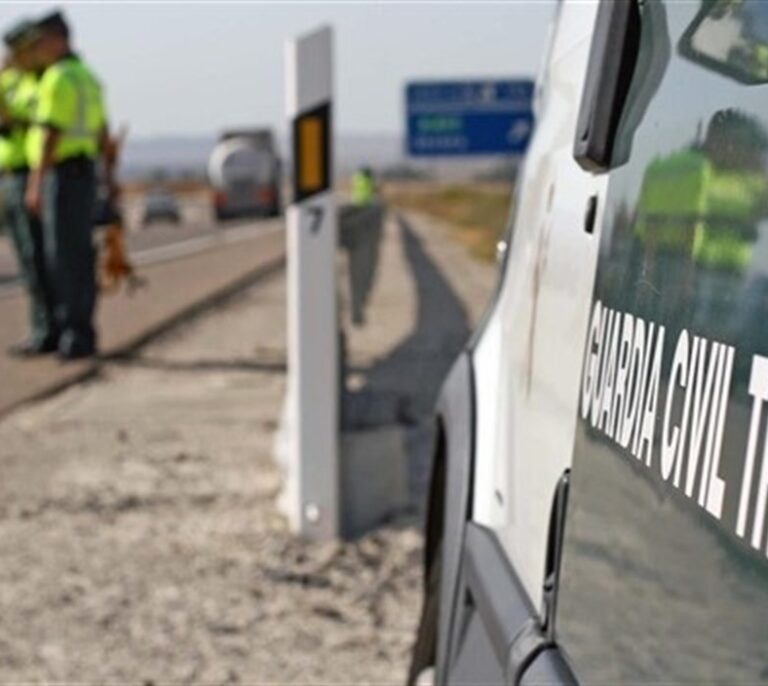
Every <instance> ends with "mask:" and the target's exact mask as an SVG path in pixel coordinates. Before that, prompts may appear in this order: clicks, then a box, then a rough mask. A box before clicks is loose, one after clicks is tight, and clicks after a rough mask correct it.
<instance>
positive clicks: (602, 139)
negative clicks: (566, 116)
mask: <svg viewBox="0 0 768 686" xmlns="http://www.w3.org/2000/svg"><path fill="white" fill-rule="evenodd" d="M639 45H640V10H639V7H638V0H602V1H601V3H600V7H599V8H598V11H597V18H596V20H595V30H594V33H593V35H592V45H591V47H590V51H589V62H588V63H587V77H586V80H585V83H584V91H583V95H582V99H581V105H580V107H579V117H578V122H577V125H576V139H575V141H574V145H573V157H574V159H575V160H576V162H577V163H578V164H579V166H580V167H582V169H585V170H587V171H591V172H604V171H607V170H608V169H610V166H611V155H612V153H613V144H614V140H615V137H616V130H617V128H618V125H619V119H620V117H621V112H622V109H623V106H624V102H625V101H626V96H627V92H628V91H629V86H630V83H631V82H632V75H633V72H634V69H635V64H636V63H637V55H638V50H639Z"/></svg>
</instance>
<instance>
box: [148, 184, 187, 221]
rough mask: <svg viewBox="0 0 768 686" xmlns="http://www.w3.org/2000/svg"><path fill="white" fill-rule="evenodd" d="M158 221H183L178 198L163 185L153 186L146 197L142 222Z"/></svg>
mask: <svg viewBox="0 0 768 686" xmlns="http://www.w3.org/2000/svg"><path fill="white" fill-rule="evenodd" d="M156 222H170V223H172V224H178V223H180V222H181V209H180V207H179V201H178V199H177V198H176V196H175V195H174V194H173V193H172V192H171V191H170V190H168V189H166V188H162V187H157V188H151V189H150V190H149V191H147V194H146V196H145V198H144V211H143V215H142V223H143V224H145V225H148V224H154V223H156Z"/></svg>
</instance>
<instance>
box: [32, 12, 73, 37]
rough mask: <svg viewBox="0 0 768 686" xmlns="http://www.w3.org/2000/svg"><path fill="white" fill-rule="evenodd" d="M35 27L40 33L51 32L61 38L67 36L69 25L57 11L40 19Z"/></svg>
mask: <svg viewBox="0 0 768 686" xmlns="http://www.w3.org/2000/svg"><path fill="white" fill-rule="evenodd" d="M35 26H36V27H37V29H38V30H39V31H40V32H41V33H42V32H43V31H53V32H55V33H58V34H60V35H62V36H66V37H68V36H69V24H67V20H66V19H64V15H63V14H62V13H61V12H60V11H59V10H56V11H55V12H51V13H50V14H46V15H45V16H43V17H40V19H38V20H37V23H36V24H35Z"/></svg>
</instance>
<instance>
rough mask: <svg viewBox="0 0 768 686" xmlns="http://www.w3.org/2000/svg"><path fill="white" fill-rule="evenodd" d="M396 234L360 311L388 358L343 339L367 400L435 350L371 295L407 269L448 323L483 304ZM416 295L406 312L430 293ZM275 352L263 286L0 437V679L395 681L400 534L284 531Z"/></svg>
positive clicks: (411, 548) (406, 520)
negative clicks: (446, 299)
mask: <svg viewBox="0 0 768 686" xmlns="http://www.w3.org/2000/svg"><path fill="white" fill-rule="evenodd" d="M416 224H418V226H415V227H414V229H413V231H414V232H415V235H416V237H417V238H418V239H419V240H420V243H418V242H415V239H414V238H412V237H411V238H408V234H407V233H405V234H404V233H403V231H402V230H401V229H398V228H397V227H396V226H395V225H394V224H393V225H392V226H393V228H392V229H391V235H390V238H389V239H388V240H389V242H388V243H385V247H384V249H383V254H384V255H385V256H386V255H390V257H385V258H384V259H385V260H386V264H383V265H382V268H381V270H380V273H379V277H378V278H379V280H380V283H378V285H377V286H376V287H375V288H376V289H378V290H377V291H376V292H375V293H374V297H373V299H372V301H371V302H372V304H371V307H372V308H375V310H376V312H379V313H380V312H383V311H384V310H386V311H387V313H388V314H387V315H386V316H387V317H397V316H399V317H404V318H405V319H404V321H403V322H400V323H397V322H393V321H390V320H387V321H386V322H384V323H380V324H379V326H380V327H382V326H383V327H384V328H385V329H388V330H389V329H391V330H392V331H397V332H400V334H401V335H399V336H398V337H397V338H398V339H399V338H401V337H402V336H405V337H406V343H405V344H403V343H398V341H397V340H394V339H393V338H392V337H391V336H390V337H387V336H385V335H382V337H381V338H380V339H379V341H378V343H379V347H378V348H377V346H376V345H375V344H374V343H375V339H376V337H375V336H373V335H372V334H371V333H368V334H366V333H365V332H360V333H357V334H354V335H351V336H350V342H351V345H352V351H351V355H352V359H353V361H354V363H355V366H356V368H358V370H359V369H360V368H363V369H365V367H366V365H371V371H370V372H369V373H366V372H365V371H363V372H358V373H360V374H362V378H361V383H362V384H370V385H371V386H372V387H373V388H376V387H377V384H378V383H382V384H384V385H385V386H386V383H384V382H385V381H386V380H385V379H384V376H383V371H387V370H389V369H394V363H395V362H396V361H398V360H400V359H404V360H405V362H406V363H407V364H409V365H411V366H410V367H407V369H415V370H416V371H415V372H414V374H416V375H417V376H419V378H426V376H425V375H426V374H427V373H428V372H429V373H431V369H432V366H434V365H430V364H427V362H426V361H425V362H424V363H419V364H417V365H415V366H414V363H413V359H412V357H413V356H412V354H411V353H413V352H414V351H415V352H416V353H418V355H419V356H425V357H426V360H429V359H431V358H434V357H435V354H436V353H435V348H434V345H433V342H432V338H429V337H428V338H425V339H422V337H421V335H414V334H413V333H412V332H411V330H412V329H414V327H415V330H416V331H417V332H418V331H419V330H420V327H421V329H425V327H426V325H427V324H429V321H431V320H428V319H424V317H425V312H424V310H425V308H424V303H421V304H419V303H417V302H415V301H413V295H412V294H411V295H410V296H408V297H410V298H411V300H410V301H409V304H408V305H407V306H404V304H403V303H404V301H403V300H402V299H401V298H404V297H406V294H405V293H404V292H401V291H403V288H402V287H392V286H391V284H392V283H393V282H395V283H401V282H402V283H403V284H408V283H410V281H408V280H407V279H404V278H403V273H404V271H405V270H406V269H407V268H408V266H407V265H408V264H411V265H413V264H422V263H423V264H427V263H429V264H430V265H433V267H431V268H430V269H432V271H434V268H435V267H436V268H437V269H438V270H439V271H440V272H441V273H443V274H445V275H451V276H450V279H451V280H452V281H453V282H454V283H459V284H460V285H459V286H458V287H457V288H456V297H458V298H459V299H460V300H462V301H463V302H464V305H463V306H462V307H463V308H466V309H461V312H463V313H464V314H462V316H461V317H460V320H461V322H460V323H461V326H462V327H467V326H471V325H472V323H473V322H476V321H477V318H478V317H479V314H480V312H481V311H482V308H483V306H484V304H485V301H486V300H487V298H488V295H489V293H490V291H491V289H492V285H493V274H492V272H489V271H488V269H487V268H486V267H485V266H483V267H482V268H481V267H478V266H476V265H475V263H472V262H471V261H470V260H469V258H467V256H466V253H465V252H463V249H462V248H461V246H458V245H455V244H453V243H452V242H451V241H450V240H447V239H446V238H445V235H446V234H445V232H443V231H441V230H440V228H439V227H438V228H437V229H435V228H434V227H433V226H429V225H427V224H425V223H423V222H416ZM398 236H399V238H398ZM403 236H405V238H403ZM392 241H401V242H402V241H405V243H403V244H396V243H393V242H392ZM409 241H410V243H409ZM398 245H400V246H401V247H397V246H398ZM403 245H404V246H405V247H403ZM409 245H410V248H409V247H408V246H409ZM419 246H421V247H419ZM422 248H423V249H422ZM403 250H405V252H403ZM409 250H410V253H409V252H408V251H409ZM403 255H405V256H406V257H407V258H408V259H404V257H403ZM414 256H415V257H414ZM415 258H418V259H415ZM429 273H430V274H431V273H432V272H429ZM387 274H390V275H392V276H391V277H390V276H386V275H387ZM430 278H432V281H430V280H429V279H427V280H426V281H424V280H423V279H422V281H423V283H422V284H421V286H420V288H419V292H420V293H421V295H420V296H419V297H421V296H423V295H424V294H425V293H426V294H427V295H429V294H430V293H432V292H433V291H436V292H437V293H438V294H444V292H445V288H444V286H443V285H442V281H440V280H439V279H437V277H436V276H434V277H430ZM436 279H437V280H436ZM416 280H417V281H418V280H419V279H418V278H417V279H416ZM387 284H390V285H389V286H387ZM405 290H407V289H405ZM377 293H378V295H377ZM430 297H431V296H430ZM451 297H453V296H451ZM457 307H458V305H457ZM428 309H429V308H427V310H428ZM374 314H375V312H374ZM371 318H372V320H375V317H374V316H372V317H371ZM420 321H421V323H419V322H420ZM426 328H429V327H426ZM462 331H463V329H462ZM409 332H410V333H409ZM384 344H386V345H385V348H386V349H385V348H382V345H384ZM285 345H286V341H285V279H284V274H277V275H275V276H272V277H269V278H268V279H267V280H264V281H262V282H260V283H259V285H258V286H256V287H253V288H251V289H250V290H248V291H246V292H244V293H241V294H240V295H238V296H236V297H234V298H232V299H230V300H229V301H228V302H226V303H225V304H223V305H222V306H220V307H219V308H217V309H216V310H215V311H212V312H209V313H207V314H205V315H203V316H200V317H198V318H197V319H195V320H194V321H191V322H189V323H188V324H186V325H184V326H180V327H178V328H177V329H175V330H174V331H173V332H172V333H171V334H168V335H166V336H165V337H164V338H163V339H162V340H161V341H158V342H156V343H153V344H151V345H147V346H145V347H144V348H142V349H141V350H140V351H139V352H137V353H136V354H135V355H134V356H132V357H128V358H125V359H121V360H113V361H110V362H109V363H105V364H104V365H103V367H102V369H101V372H100V374H99V376H98V377H97V378H94V379H92V380H91V381H89V382H87V383H83V384H80V385H79V386H76V387H72V388H70V389H68V390H66V391H64V392H62V393H60V394H59V395H57V396H55V397H53V398H50V399H47V400H44V401H41V402H38V403H36V404H34V405H31V406H29V407H25V408H23V409H20V410H18V411H16V412H14V413H12V414H10V415H8V416H6V417H5V418H4V419H3V421H2V422H0V474H1V475H2V479H0V683H41V682H45V683H50V682H57V683H77V684H117V683H121V684H124V683H142V684H148V683H153V684H161V683H164V684H171V683H173V684H176V683H195V684H219V683H245V684H402V683H403V682H404V679H405V675H406V671H407V662H408V657H409V652H410V648H411V645H412V641H413V638H414V630H415V626H416V621H417V616H418V613H419V611H420V603H421V593H420V590H421V572H420V563H421V547H422V537H421V533H420V531H419V521H418V520H417V518H416V516H413V515H405V516H402V517H400V518H399V519H397V520H396V521H394V522H391V523H390V524H389V525H387V526H385V527H382V528H380V529H378V530H377V531H375V532H373V533H371V534H369V535H367V536H365V537H363V538H361V539H359V540H357V541H354V542H344V543H342V542H337V543H322V544H321V543H314V544H313V543H306V542H301V541H298V540H296V539H295V538H294V537H292V536H291V535H290V533H289V531H288V529H287V525H286V523H285V520H284V519H283V517H282V516H281V515H280V514H279V512H278V509H277V507H276V505H275V499H276V495H277V493H278V491H279V488H280V474H279V471H278V468H277V467H276V465H275V462H274V460H273V457H272V443H273V435H274V432H275V428H276V426H277V423H278V418H279V413H280V410H281V404H282V398H283V393H284V388H285V362H286V360H285V357H286V355H285ZM398 346H400V347H401V348H402V349H401V350H400V351H399V353H398ZM390 348H394V351H392V350H390ZM441 354H443V353H442V352H441ZM382 355H383V356H384V360H383V362H382V360H381V357H382ZM419 359H421V357H420V358H419ZM446 360H447V361H450V360H448V359H447V357H446ZM387 373H389V372H388V371H387ZM380 378H381V379H382V381H381V382H380V381H379V379H380Z"/></svg>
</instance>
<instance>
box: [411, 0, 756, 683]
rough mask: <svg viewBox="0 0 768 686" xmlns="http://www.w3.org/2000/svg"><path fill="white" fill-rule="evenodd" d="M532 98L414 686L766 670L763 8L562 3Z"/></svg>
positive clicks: (445, 472)
mask: <svg viewBox="0 0 768 686" xmlns="http://www.w3.org/2000/svg"><path fill="white" fill-rule="evenodd" d="M536 98H537V102H536V107H537V128H536V132H535V135H534V138H533V141H532V145H531V147H530V150H529V155H528V158H527V161H526V164H525V169H524V173H523V174H522V177H521V181H520V183H519V184H518V190H517V199H516V203H515V207H516V209H515V216H514V217H513V219H512V222H511V227H510V232H509V238H508V249H507V253H506V256H505V262H504V266H503V270H502V278H501V282H500V285H499V287H498V293H497V295H496V298H495V301H494V303H493V305H492V307H491V309H490V311H489V314H488V315H487V317H486V320H485V322H484V324H483V325H482V327H481V329H480V331H479V332H478V333H477V334H476V336H475V338H474V340H473V342H472V344H471V345H470V347H469V349H468V350H467V351H466V352H465V353H464V354H463V355H462V356H461V358H460V359H459V360H458V361H457V363H456V365H455V367H454V368H453V370H452V372H451V374H450V376H449V378H448V379H447V380H446V382H445V385H444V389H443V392H442V395H441V399H440V402H439V404H438V412H437V427H438V429H437V435H438V438H437V442H436V451H435V461H434V472H433V479H432V489H431V494H430V500H429V506H428V522H427V545H426V560H425V562H426V569H425V582H424V597H425V600H424V609H423V616H422V619H421V623H420V626H419V629H418V637H417V640H416V646H415V649H414V655H413V663H412V669H411V681H412V682H416V681H418V680H421V681H424V680H425V677H426V674H427V673H428V672H429V671H430V668H432V667H433V668H434V677H433V680H434V683H436V684H440V685H441V686H442V685H443V684H574V683H579V684H619V683H627V684H678V683H685V684H703V683H712V684H715V683H716V684H756V683H762V682H768V559H766V554H767V550H768V545H767V540H766V539H767V538H768V525H767V524H766V514H768V437H767V435H766V434H767V433H768V419H767V418H768V165H767V161H768V2H765V1H764V0H602V1H600V2H584V1H582V0H577V1H571V0H563V2H561V3H560V4H559V6H558V9H557V12H556V19H555V22H554V25H553V29H552V35H551V39H550V45H549V48H548V55H547V58H546V61H545V66H544V68H543V70H542V73H541V75H540V78H539V82H538V86H537V95H536Z"/></svg>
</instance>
